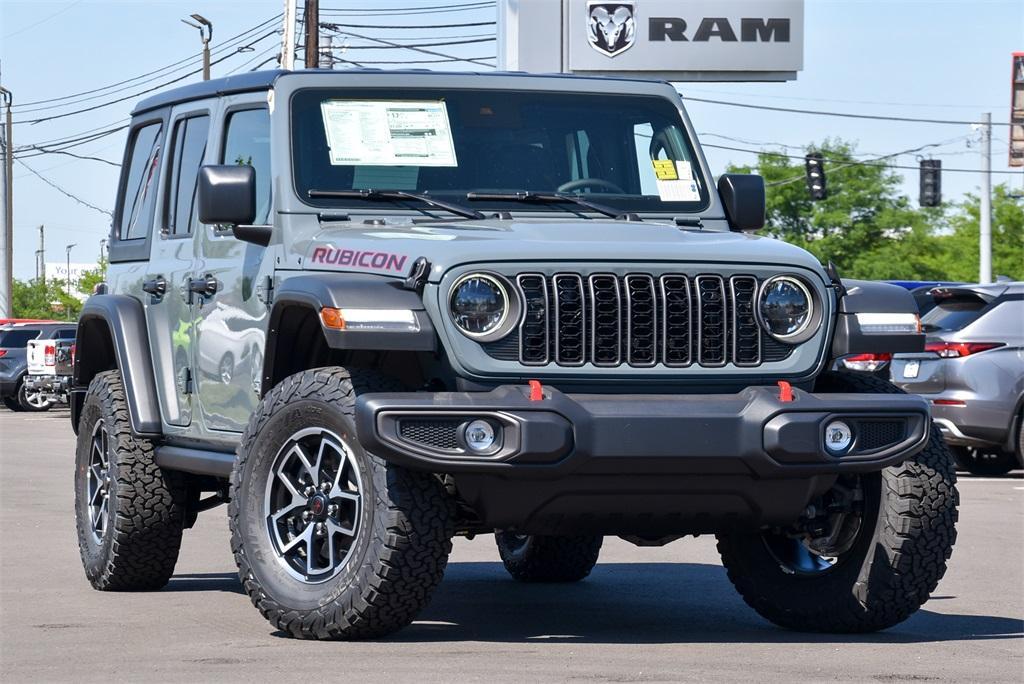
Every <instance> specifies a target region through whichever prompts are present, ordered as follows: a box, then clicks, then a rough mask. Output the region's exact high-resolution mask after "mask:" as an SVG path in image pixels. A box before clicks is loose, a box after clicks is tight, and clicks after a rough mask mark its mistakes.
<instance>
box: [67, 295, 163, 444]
mask: <svg viewBox="0 0 1024 684" xmlns="http://www.w3.org/2000/svg"><path fill="white" fill-rule="evenodd" d="M112 368H117V369H118V370H120V371H121V380H122V382H123V383H124V392H125V398H126V399H127V401H128V414H129V418H130V419H131V425H132V431H133V432H134V433H135V434H137V435H140V436H144V437H156V436H159V435H161V434H162V432H163V430H162V428H161V422H160V403H159V400H158V399H157V392H156V382H155V379H154V375H153V360H152V357H151V356H150V348H149V333H148V332H147V329H146V311H145V309H144V308H143V306H142V302H140V301H139V300H138V299H135V298H134V297H130V296H128V295H114V294H100V295H93V296H91V297H89V299H87V300H86V302H85V305H84V306H83V307H82V314H81V316H79V318H78V332H77V335H76V342H75V371H74V380H73V387H74V390H73V392H74V396H73V398H72V402H71V403H72V411H71V414H72V417H71V420H72V423H73V424H77V422H78V414H79V413H80V411H81V403H82V401H84V393H85V389H86V388H88V386H89V383H90V382H91V381H92V379H93V377H95V376H96V374H97V373H100V372H102V371H104V370H111V369H112Z"/></svg>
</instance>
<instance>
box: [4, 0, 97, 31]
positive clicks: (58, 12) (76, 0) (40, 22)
mask: <svg viewBox="0 0 1024 684" xmlns="http://www.w3.org/2000/svg"><path fill="white" fill-rule="evenodd" d="M81 3H82V0H75V1H74V2H72V3H71V4H70V5H67V6H65V7H64V8H62V9H59V10H57V11H56V12H54V13H53V14H51V15H49V16H48V17H45V18H43V19H40V20H39V21H37V22H36V23H34V24H29V25H28V26H25V27H23V28H20V29H18V30H17V31H15V32H13V33H8V34H7V35H6V36H4V40H7V39H8V38H13V37H14V36H17V35H20V34H22V33H24V32H25V31H28V30H29V29H34V28H35V27H36V26H39V25H40V24H45V23H46V22H48V21H50V20H51V19H54V18H56V17H59V16H60V15H62V14H64V13H65V12H67V11H68V10H69V9H71V8H72V7H74V6H75V5H79V4H81Z"/></svg>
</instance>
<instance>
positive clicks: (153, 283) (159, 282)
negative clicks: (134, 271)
mask: <svg viewBox="0 0 1024 684" xmlns="http://www.w3.org/2000/svg"><path fill="white" fill-rule="evenodd" d="M142 291H143V292H148V293H149V294H151V295H153V299H154V301H159V300H160V299H162V298H163V296H164V295H165V294H166V293H167V281H166V280H164V277H163V276H162V275H158V276H157V277H156V278H151V279H150V280H146V281H144V282H143V283H142Z"/></svg>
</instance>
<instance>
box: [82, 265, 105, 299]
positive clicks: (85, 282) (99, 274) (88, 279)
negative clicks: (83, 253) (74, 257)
mask: <svg viewBox="0 0 1024 684" xmlns="http://www.w3.org/2000/svg"><path fill="white" fill-rule="evenodd" d="M106 278H107V259H106V257H102V258H100V263H99V264H97V265H96V268H92V269H89V270H88V271H84V272H83V273H82V277H81V278H80V279H79V281H78V291H79V292H81V293H82V294H84V295H91V294H92V293H93V290H94V289H95V288H96V286H97V285H99V284H100V283H102V282H103V281H104V280H106Z"/></svg>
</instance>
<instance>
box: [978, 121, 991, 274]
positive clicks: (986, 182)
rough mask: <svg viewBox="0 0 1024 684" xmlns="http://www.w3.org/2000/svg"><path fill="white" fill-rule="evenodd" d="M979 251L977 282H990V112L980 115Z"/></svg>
mask: <svg viewBox="0 0 1024 684" xmlns="http://www.w3.org/2000/svg"><path fill="white" fill-rule="evenodd" d="M981 160H982V161H981V211H980V217H979V218H980V219H981V220H980V221H979V223H980V226H979V228H980V230H979V233H980V239H979V241H978V242H979V245H978V247H979V250H980V252H981V254H980V258H979V264H978V282H979V283H983V284H985V283H991V282H992V114H991V113H990V112H985V113H984V114H982V116H981Z"/></svg>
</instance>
